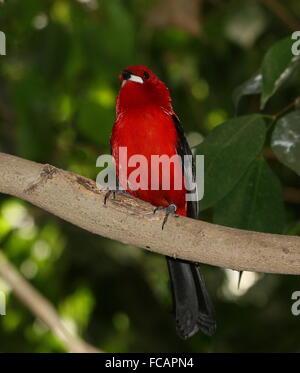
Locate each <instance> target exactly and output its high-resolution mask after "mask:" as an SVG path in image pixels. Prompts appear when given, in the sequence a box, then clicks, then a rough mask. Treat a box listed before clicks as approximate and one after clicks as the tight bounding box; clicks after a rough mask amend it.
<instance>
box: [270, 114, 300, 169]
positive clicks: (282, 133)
mask: <svg viewBox="0 0 300 373" xmlns="http://www.w3.org/2000/svg"><path fill="white" fill-rule="evenodd" d="M271 147H272V150H273V151H274V153H275V154H276V156H277V158H278V159H279V160H280V162H281V163H283V164H284V165H286V166H287V167H289V168H291V169H292V170H293V171H295V172H296V173H297V174H298V175H300V110H296V111H292V112H291V113H289V114H287V115H285V116H284V117H281V118H280V119H279V120H278V121H277V123H276V125H275V128H274V131H273V133H272V139H271Z"/></svg>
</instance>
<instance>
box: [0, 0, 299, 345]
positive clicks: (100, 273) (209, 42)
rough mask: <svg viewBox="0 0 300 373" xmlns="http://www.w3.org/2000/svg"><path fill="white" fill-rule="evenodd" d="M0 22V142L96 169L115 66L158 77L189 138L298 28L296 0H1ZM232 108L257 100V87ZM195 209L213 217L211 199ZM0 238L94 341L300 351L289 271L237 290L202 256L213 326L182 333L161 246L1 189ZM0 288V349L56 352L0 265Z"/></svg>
mask: <svg viewBox="0 0 300 373" xmlns="http://www.w3.org/2000/svg"><path fill="white" fill-rule="evenodd" d="M0 30H1V31H3V32H5V34H6V39H7V40H6V43H7V45H6V56H0V151H2V152H7V153H10V154H15V155H18V156H20V157H24V158H27V159H30V160H34V161H37V162H42V163H50V164H53V165H55V166H57V167H60V168H63V169H66V170H70V171H73V172H76V173H79V174H81V175H83V176H86V177H89V178H93V179H95V176H96V174H97V172H98V171H99V170H98V169H97V168H96V167H95V162H96V158H97V156H98V155H100V154H102V153H108V152H109V137H110V133H111V128H112V125H113V122H114V118H115V99H116V95H117V92H118V89H119V81H118V75H119V72H120V70H121V69H122V68H124V67H126V66H127V65H131V64H145V65H147V66H149V67H150V68H151V69H152V70H153V71H154V72H155V73H156V74H157V75H158V76H159V77H160V78H161V79H162V80H163V81H164V82H166V83H167V85H168V87H169V88H170V90H171V94H172V97H173V104H174V108H175V110H176V112H177V114H178V115H179V117H180V118H181V121H182V123H183V125H184V129H185V132H186V133H187V134H189V136H190V138H193V141H194V142H195V143H197V141H198V142H200V141H201V139H202V138H203V137H205V136H206V135H207V134H208V133H209V131H210V130H212V129H213V128H214V127H216V126H218V125H219V124H220V123H222V122H224V121H225V120H226V119H229V118H232V117H233V116H234V114H235V108H234V104H233V99H232V95H233V92H234V90H235V88H236V87H237V86H239V85H241V84H242V83H243V82H244V81H246V80H247V79H249V78H250V77H251V76H253V74H255V73H256V72H257V71H258V70H259V68H260V66H261V62H262V59H263V57H264V55H265V53H266V51H267V50H268V49H269V48H270V47H271V46H272V45H273V44H274V43H275V42H276V41H278V40H279V39H281V38H284V37H287V36H290V35H291V33H292V32H293V31H294V30H300V3H299V0H286V1H279V0H262V1H259V0H257V1H255V0H245V1H243V2H241V1H238V0H229V1H221V0H189V1H186V0H126V1H125V0H76V1H75V0H73V1H68V0H53V1H50V0H48V1H47V0H44V1H39V0H27V1H24V0H23V1H22V0H6V1H5V2H4V3H2V4H0ZM294 96H295V88H293V87H289V86H287V87H286V89H285V90H284V91H282V92H281V94H280V95H278V96H276V97H275V98H274V100H273V101H272V103H270V104H268V105H267V106H266V109H265V112H268V113H271V114H273V113H276V112H278V111H279V110H280V109H281V108H282V107H284V106H285V105H287V104H288V103H289V102H290V100H291V99H293V97H294ZM242 108H243V113H250V112H255V111H257V110H258V109H257V108H258V101H257V98H256V97H253V98H251V99H249V100H247V103H245V102H244V103H243V106H242ZM267 150H268V149H267ZM267 150H266V151H267ZM267 159H268V162H269V163H270V164H271V165H272V167H273V168H275V169H276V170H277V172H278V175H279V176H280V180H281V181H282V183H283V184H286V185H289V186H293V187H295V188H296V187H298V188H300V183H299V177H296V175H295V174H293V173H292V171H290V170H288V169H287V168H285V167H284V166H282V165H280V166H279V165H278V164H277V161H276V159H273V157H272V156H268V155H267ZM0 177H1V175H0ZM296 201H297V199H296ZM299 202H300V201H299V200H298V204H297V202H295V201H286V202H285V216H286V218H285V220H284V227H285V228H284V233H286V234H300V212H299ZM203 218H204V219H206V220H208V221H211V219H212V218H211V212H210V209H208V210H207V211H205V212H204V214H203ZM0 249H1V250H2V252H3V253H4V254H5V255H6V256H7V257H8V258H9V259H10V261H11V262H12V263H13V264H14V265H15V266H16V267H17V268H18V269H19V270H20V272H21V273H22V274H23V275H24V276H25V278H27V279H28V280H29V281H30V282H31V283H32V284H33V285H34V286H35V287H36V288H37V289H38V290H39V291H40V292H41V293H42V294H43V295H45V296H46V297H47V298H48V299H49V300H50V301H51V302H52V303H53V305H54V306H55V307H56V309H57V310H58V311H59V313H60V315H61V316H62V317H63V319H64V320H65V322H66V324H67V325H68V326H69V327H70V328H71V329H72V330H74V331H76V332H77V333H78V334H79V335H81V336H82V337H83V338H84V339H85V340H86V341H88V342H89V343H91V344H93V345H94V346H97V347H99V348H101V349H103V350H105V351H108V352H188V351H189V352H254V351H257V352H262V351H273V352H279V351H293V352H296V351H297V352H298V351H300V342H299V341H300V328H299V326H300V316H298V317H296V316H293V315H292V313H291V305H292V302H293V301H292V300H291V295H292V292H293V291H296V290H300V281H299V278H298V277H297V276H287V275H281V276H280V275H264V274H255V273H245V274H244V277H243V279H242V283H241V287H240V289H238V288H237V279H238V273H237V272H234V271H231V270H224V269H220V268H214V267H209V266H202V267H203V270H204V272H205V277H206V283H207V286H208V288H209V291H210V294H211V296H212V298H213V301H214V304H215V308H216V311H217V320H218V330H217V333H216V335H215V336H214V337H213V338H209V337H206V336H204V335H202V334H198V335H196V336H195V337H193V338H192V339H190V340H188V341H181V340H180V339H179V338H178V337H177V336H176V333H175V321H174V317H173V315H172V312H171V296H170V291H169V283H168V274H167V267H166V262H165V259H164V257H162V256H159V255H155V254H153V253H149V252H146V251H144V250H141V249H138V248H135V247H131V246H126V245H123V244H120V243H118V242H115V241H111V240H108V239H104V238H101V237H97V236H94V235H92V234H90V233H88V232H85V231H83V230H81V229H79V228H77V227H75V226H72V225H71V224H69V223H66V222H64V221H62V220H60V219H58V218H56V217H54V216H51V215H50V214H48V213H46V212H44V211H42V210H40V209H38V208H35V207H34V206H31V205H29V204H27V203H25V202H23V201H20V200H18V199H16V198H12V197H8V196H5V195H0ZM0 290H1V291H3V292H5V294H6V298H7V306H6V307H7V314H6V315H5V316H0V351H1V352H63V351H65V347H64V346H63V344H62V343H61V342H60V341H59V340H57V339H56V337H55V336H53V334H52V333H51V332H50V331H49V330H48V329H47V327H46V326H45V325H44V324H43V323H41V322H40V321H39V320H38V319H36V318H35V317H34V316H33V315H32V314H31V313H30V312H29V311H28V310H27V309H26V307H25V306H24V305H23V304H22V303H20V302H19V301H18V300H17V299H16V298H15V297H14V295H13V294H12V292H11V290H10V288H9V287H8V286H7V285H6V284H5V282H4V281H3V280H1V278H0Z"/></svg>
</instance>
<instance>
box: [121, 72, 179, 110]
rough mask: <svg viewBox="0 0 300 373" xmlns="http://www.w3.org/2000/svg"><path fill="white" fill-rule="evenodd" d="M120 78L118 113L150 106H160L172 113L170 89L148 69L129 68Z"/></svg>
mask: <svg viewBox="0 0 300 373" xmlns="http://www.w3.org/2000/svg"><path fill="white" fill-rule="evenodd" d="M119 78H120V82H121V88H120V92H119V95H118V100H117V112H121V111H123V110H125V109H128V108H139V107H141V108H143V107H146V106H149V105H158V106H161V107H162V108H164V109H165V110H168V111H172V105H171V98H170V93H169V90H168V88H167V87H166V85H165V84H164V83H163V82H162V81H161V80H160V79H159V78H158V77H157V76H156V75H155V74H154V73H153V71H151V70H150V69H149V68H148V67H146V66H142V65H133V66H128V67H126V68H125V69H123V70H122V71H121V73H120V76H119Z"/></svg>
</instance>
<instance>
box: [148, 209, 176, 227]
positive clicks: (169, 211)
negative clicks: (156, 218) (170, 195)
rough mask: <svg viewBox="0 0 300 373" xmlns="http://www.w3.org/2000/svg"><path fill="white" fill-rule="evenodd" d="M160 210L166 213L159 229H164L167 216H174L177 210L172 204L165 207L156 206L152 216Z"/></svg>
mask: <svg viewBox="0 0 300 373" xmlns="http://www.w3.org/2000/svg"><path fill="white" fill-rule="evenodd" d="M161 210H164V211H165V212H166V214H165V217H164V220H163V223H162V226H161V229H164V226H165V224H166V222H167V221H168V218H169V215H170V214H172V215H174V214H175V212H176V210H177V206H176V205H175V204H174V203H171V204H170V205H169V206H167V207H163V206H158V207H156V208H155V209H154V210H153V214H155V213H156V212H157V211H161Z"/></svg>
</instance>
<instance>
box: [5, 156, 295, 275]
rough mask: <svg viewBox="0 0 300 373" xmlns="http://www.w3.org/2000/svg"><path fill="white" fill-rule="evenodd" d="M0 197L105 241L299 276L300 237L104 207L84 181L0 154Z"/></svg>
mask: <svg viewBox="0 0 300 373" xmlns="http://www.w3.org/2000/svg"><path fill="white" fill-rule="evenodd" d="M0 175H1V178H0V192H2V193H6V194H10V195H13V196H16V197H19V198H21V199H23V200H26V201H29V202H31V203H33V204H34V205H36V206H39V207H41V208H42V209H44V210H46V211H49V212H50V213H52V214H54V215H57V216H59V217H61V218H62V219H64V220H66V221H68V222H70V223H72V224H75V225H77V226H78V227H81V228H83V229H86V230H88V231H90V232H92V233H95V234H99V235H101V236H104V237H109V238H111V239H114V240H117V241H120V242H123V243H125V244H131V245H134V246H138V247H141V248H144V249H147V250H150V251H154V252H157V253H159V254H164V255H168V256H173V257H178V258H182V259H187V260H191V261H195V262H201V263H207V264H211V265H216V266H219V267H224V268H231V269H235V270H248V271H257V272H268V273H286V274H300V237H298V236H284V235H276V234H267V233H258V232H251V231H246V230H239V229H233V228H227V227H222V226H218V225H214V224H210V223H207V222H203V221H199V220H194V219H190V218H185V217H177V218H176V217H173V216H171V217H170V218H169V220H168V223H167V224H166V227H165V229H164V230H163V231H162V230H161V223H162V218H163V216H164V213H163V212H158V213H157V214H155V215H153V214H152V213H151V212H152V211H153V206H151V205H149V204H147V203H145V202H143V201H140V200H138V199H135V198H133V197H130V196H127V195H117V197H116V199H115V200H113V199H110V200H109V201H108V202H107V205H106V206H104V204H103V198H104V195H105V191H100V190H99V189H98V188H97V186H96V183H95V182H94V181H92V180H90V179H87V178H84V177H82V176H79V175H76V174H73V173H70V172H67V171H63V170H61V169H58V168H55V167H53V166H50V165H42V164H38V163H35V162H31V161H27V160H24V159H21V158H17V157H14V156H11V155H7V154H3V153H0Z"/></svg>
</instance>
